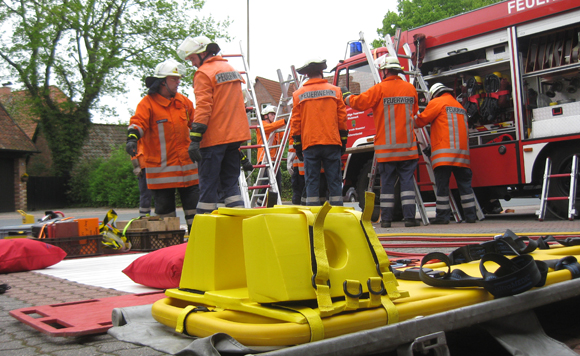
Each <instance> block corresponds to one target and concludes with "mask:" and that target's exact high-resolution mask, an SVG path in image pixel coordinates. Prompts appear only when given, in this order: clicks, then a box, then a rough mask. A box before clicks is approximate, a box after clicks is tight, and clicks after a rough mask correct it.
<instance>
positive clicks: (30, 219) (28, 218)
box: [16, 210, 34, 224]
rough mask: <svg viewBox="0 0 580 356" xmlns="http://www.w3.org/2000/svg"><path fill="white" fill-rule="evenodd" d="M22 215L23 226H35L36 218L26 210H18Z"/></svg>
mask: <svg viewBox="0 0 580 356" xmlns="http://www.w3.org/2000/svg"><path fill="white" fill-rule="evenodd" d="M16 211H17V212H18V213H20V215H22V223H23V224H34V216H33V215H30V214H27V213H26V212H25V211H24V210H16Z"/></svg>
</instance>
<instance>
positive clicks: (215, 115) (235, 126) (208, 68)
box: [193, 56, 251, 148]
mask: <svg viewBox="0 0 580 356" xmlns="http://www.w3.org/2000/svg"><path fill="white" fill-rule="evenodd" d="M193 82H194V88H193V89H194V92H195V104H196V109H195V117H194V121H195V122H198V123H201V124H204V125H207V130H206V132H205V133H204V134H203V136H202V139H201V144H200V147H202V148H203V147H210V146H217V145H222V144H226V143H232V142H242V141H247V140H249V139H250V138H251V135H250V125H249V123H248V117H247V116H246V106H245V104H244V96H243V94H242V83H244V80H243V79H242V76H241V75H240V73H239V72H238V71H236V70H235V69H234V68H233V67H232V66H231V65H230V64H228V61H227V60H225V59H223V58H222V57H221V56H215V57H212V58H210V59H208V60H206V61H205V62H204V63H203V64H202V65H201V66H200V67H199V68H198V69H197V71H196V72H195V77H194V80H193Z"/></svg>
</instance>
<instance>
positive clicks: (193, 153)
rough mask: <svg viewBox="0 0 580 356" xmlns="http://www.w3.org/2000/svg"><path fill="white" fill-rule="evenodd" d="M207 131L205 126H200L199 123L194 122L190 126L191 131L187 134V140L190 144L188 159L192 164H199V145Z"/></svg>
mask: <svg viewBox="0 0 580 356" xmlns="http://www.w3.org/2000/svg"><path fill="white" fill-rule="evenodd" d="M205 130H207V125H204V124H200V123H199V122H194V123H193V124H191V131H190V132H189V138H190V139H191V143H190V144H189V149H188V152H189V158H191V160H192V161H193V162H201V152H200V151H199V143H200V142H201V138H202V136H203V134H204V133H205Z"/></svg>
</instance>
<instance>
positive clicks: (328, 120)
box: [291, 59, 348, 206]
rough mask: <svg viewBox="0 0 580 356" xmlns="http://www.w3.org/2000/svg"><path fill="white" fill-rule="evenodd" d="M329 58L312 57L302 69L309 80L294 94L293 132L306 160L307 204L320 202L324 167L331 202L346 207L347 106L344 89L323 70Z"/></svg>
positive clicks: (301, 72) (295, 142) (298, 154)
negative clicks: (334, 82) (343, 168)
mask: <svg viewBox="0 0 580 356" xmlns="http://www.w3.org/2000/svg"><path fill="white" fill-rule="evenodd" d="M324 69H326V60H324V59H312V60H308V61H306V63H305V64H304V65H303V66H302V67H300V68H298V70H297V71H298V73H300V74H303V75H306V76H308V78H309V79H308V81H307V82H306V83H304V85H303V86H302V87H301V88H300V89H298V90H296V91H295V92H294V93H293V94H292V96H293V99H292V100H293V103H294V106H293V108H292V120H291V122H292V124H291V125H292V135H293V138H294V148H295V149H296V155H297V156H298V158H299V159H300V160H301V161H303V162H304V170H305V185H306V205H319V204H320V198H319V184H320V169H321V165H324V171H325V174H326V179H327V183H328V190H329V199H328V200H329V202H330V204H332V205H338V206H342V175H341V160H340V158H341V156H342V154H343V153H344V150H345V149H346V138H347V136H348V130H347V128H346V108H345V105H344V102H343V101H342V92H341V91H340V88H338V87H335V86H334V85H331V84H329V83H328V82H327V81H326V80H325V79H324V75H323V73H322V71H323V70H324Z"/></svg>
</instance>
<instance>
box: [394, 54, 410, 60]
mask: <svg viewBox="0 0 580 356" xmlns="http://www.w3.org/2000/svg"><path fill="white" fill-rule="evenodd" d="M397 57H399V58H405V59H411V56H407V55H406V54H399V53H397Z"/></svg>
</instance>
